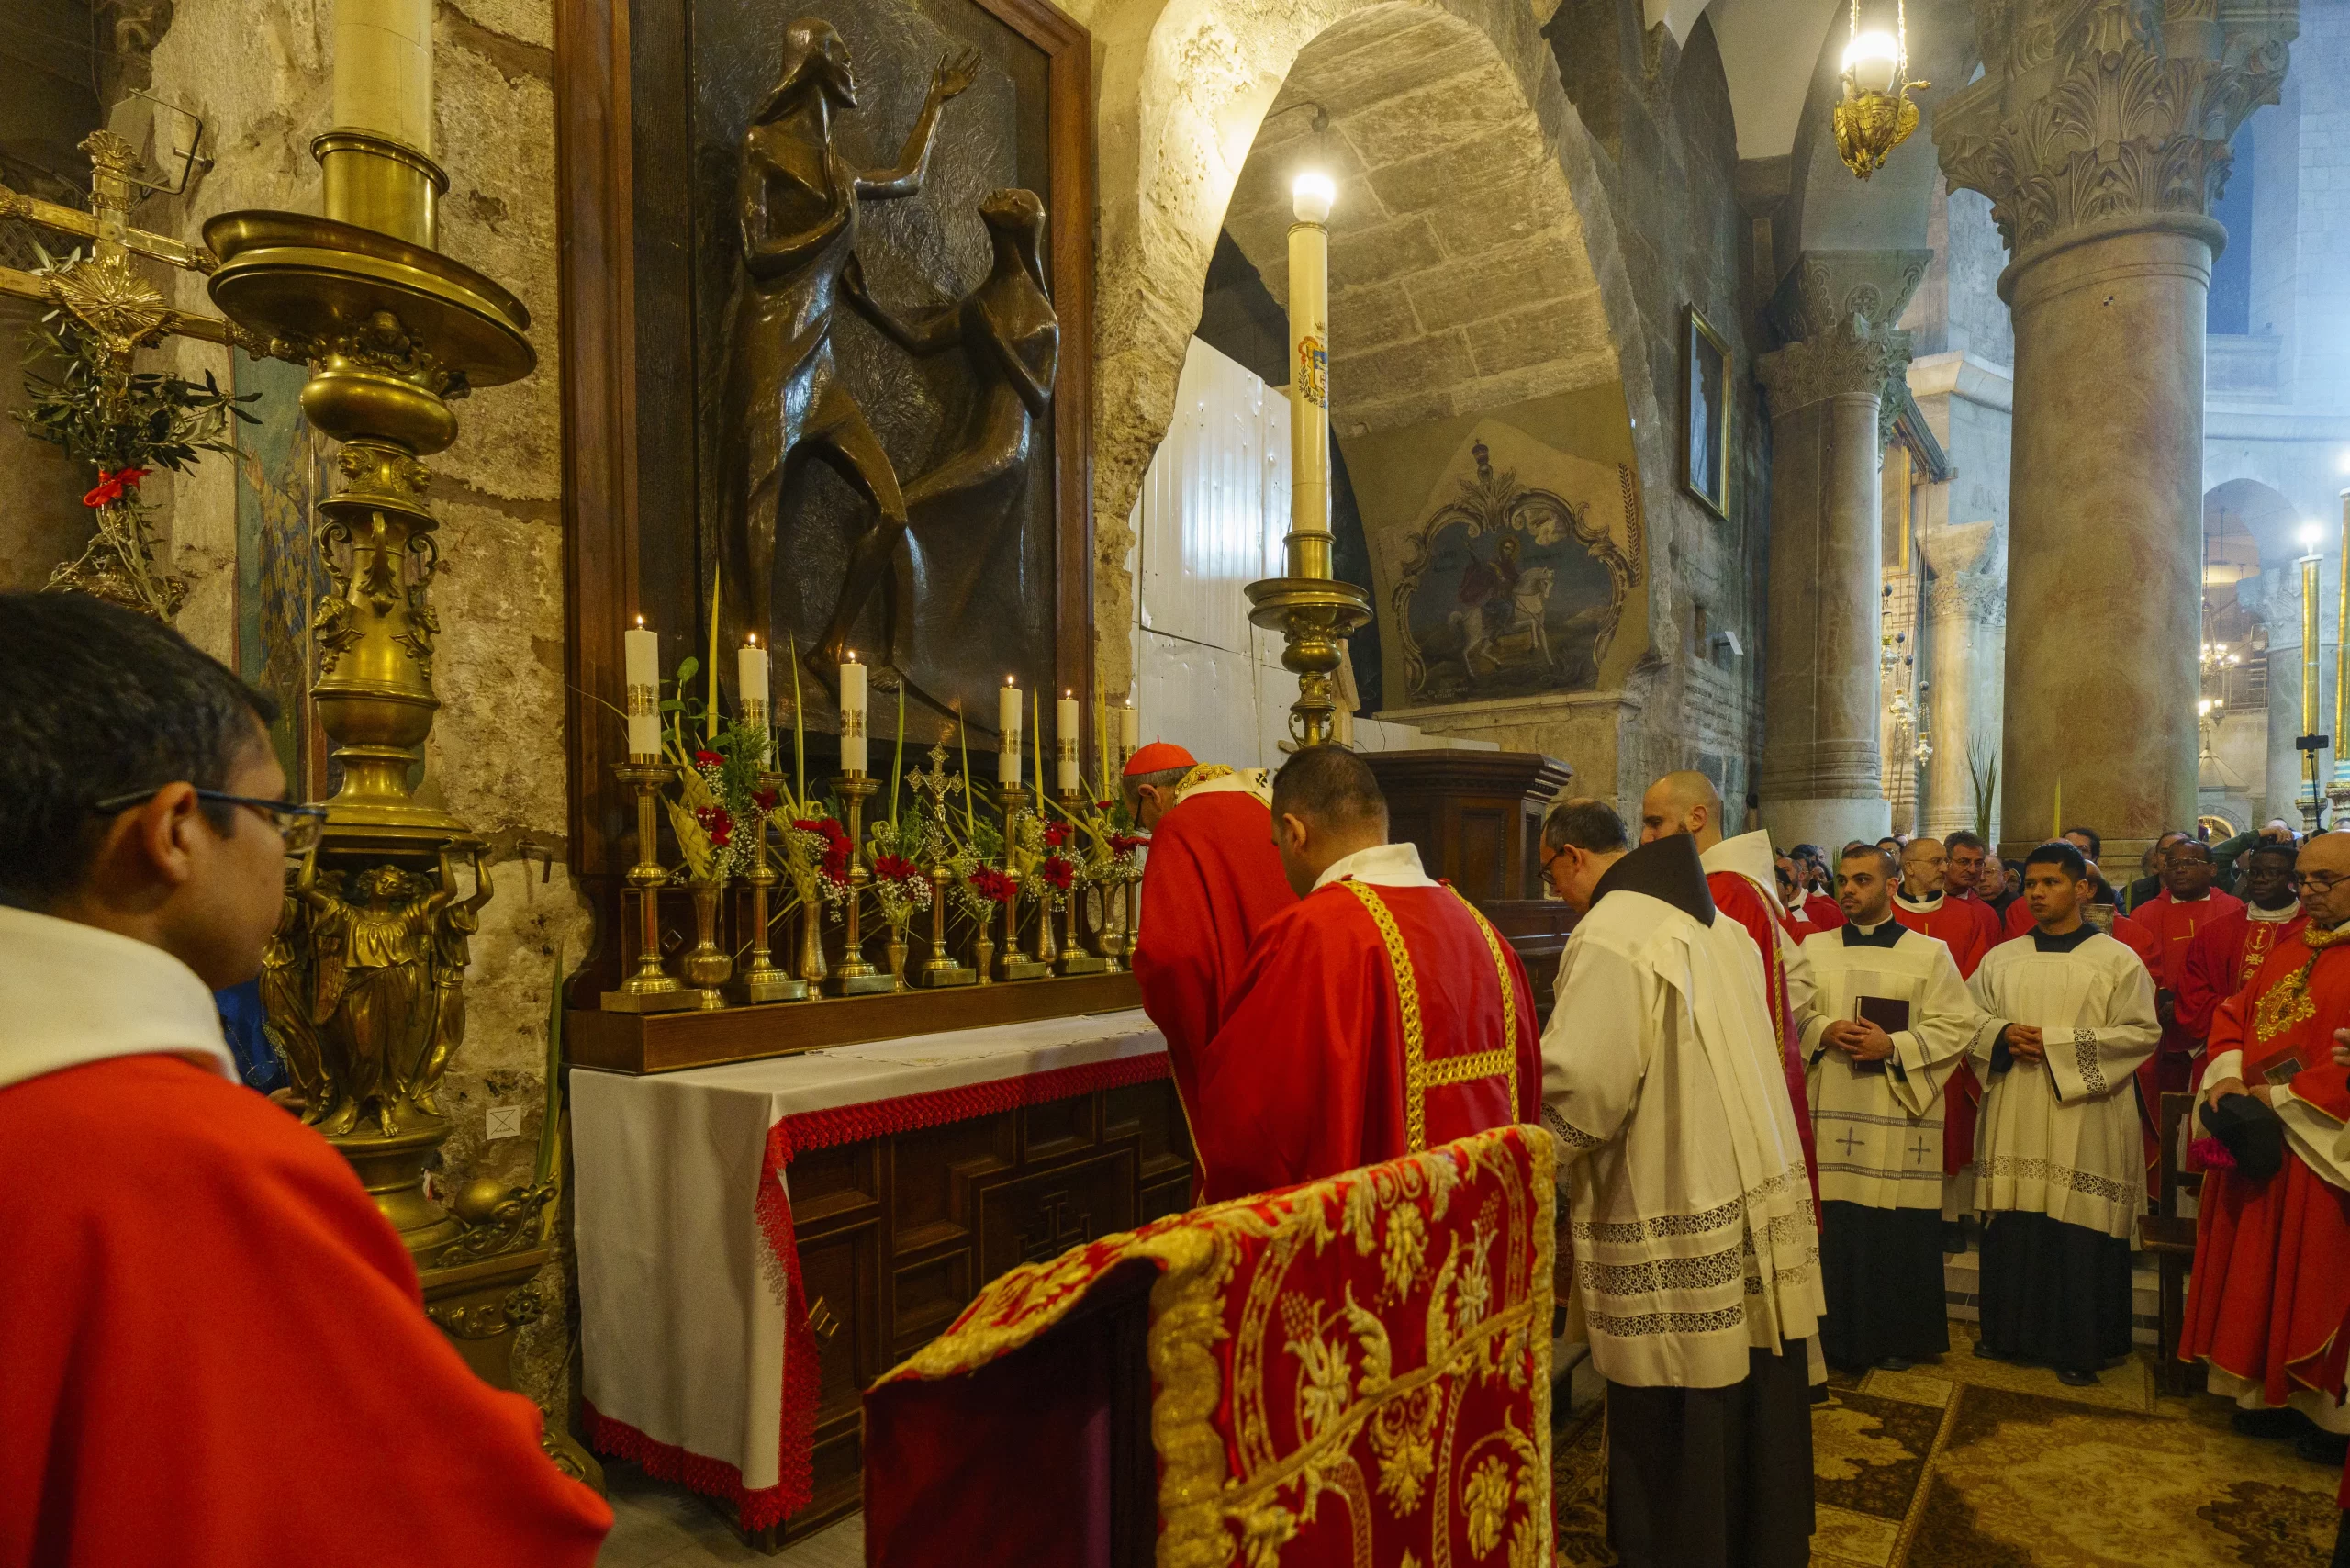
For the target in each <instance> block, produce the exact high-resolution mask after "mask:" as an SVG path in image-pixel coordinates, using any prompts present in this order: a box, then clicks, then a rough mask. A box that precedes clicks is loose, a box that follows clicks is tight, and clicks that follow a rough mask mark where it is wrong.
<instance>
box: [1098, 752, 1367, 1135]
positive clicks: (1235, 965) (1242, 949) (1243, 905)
mask: <svg viewBox="0 0 2350 1568" xmlns="http://www.w3.org/2000/svg"><path fill="white" fill-rule="evenodd" d="M1295 902H1297V895H1296V894H1295V893H1293V892H1292V891H1291V890H1290V885H1289V882H1288V880H1287V879H1286V878H1284V877H1283V876H1282V875H1281V851H1280V850H1278V849H1275V848H1274V847H1273V818H1272V812H1270V811H1269V810H1267V809H1266V806H1265V803H1264V802H1263V801H1260V800H1259V799H1258V798H1257V797H1256V796H1254V795H1252V794H1249V793H1248V792H1247V791H1246V790H1214V791H1211V792H1209V793H1206V794H1192V795H1187V796H1185V797H1184V798H1183V800H1182V801H1181V803H1179V804H1178V805H1176V806H1175V807H1174V808H1173V809H1172V810H1171V811H1169V812H1168V813H1167V814H1166V815H1165V816H1163V817H1161V818H1159V819H1158V827H1157V828H1155V829H1153V830H1152V832H1151V835H1150V858H1149V859H1148V860H1147V861H1146V862H1144V865H1143V877H1142V929H1141V931H1140V932H1139V933H1138V934H1137V935H1136V939H1135V958H1134V965H1135V980H1136V982H1137V983H1139V984H1140V985H1141V987H1142V1008H1143V1011H1144V1012H1145V1013H1147V1014H1149V1015H1150V1021H1151V1022H1152V1023H1153V1024H1156V1025H1158V1032H1159V1033H1160V1034H1162V1035H1165V1036H1167V1056H1168V1069H1169V1072H1170V1073H1171V1074H1172V1076H1173V1077H1174V1080H1175V1092H1177V1093H1178V1094H1181V1096H1182V1097H1183V1104H1184V1107H1185V1110H1186V1114H1189V1113H1190V1108H1191V1107H1192V1106H1193V1105H1195V1104H1197V1103H1198V1096H1199V1086H1198V1077H1199V1060H1200V1053H1201V1052H1202V1051H1203V1050H1205V1049H1206V1048H1207V1044H1208V1042H1209V1041H1210V1040H1212V1039H1214V1038H1215V1032H1216V1030H1217V1029H1218V1028H1219V1027H1220V1026H1222V1025H1223V1023H1224V1019H1225V1011H1226V1009H1227V1008H1229V1007H1230V1005H1231V1002H1232V996H1233V992H1234V991H1235V990H1236V989H1237V987H1238V986H1239V984H1240V977H1241V973H1242V971H1243V970H1245V969H1247V968H1248V949H1249V946H1250V945H1251V944H1252V943H1254V942H1255V940H1256V937H1257V933H1258V932H1259V930H1261V929H1262V928H1263V927H1264V924H1265V922H1267V921H1268V920H1270V919H1271V918H1272V917H1273V916H1274V915H1275V914H1277V913H1280V912H1281V911H1282V910H1284V909H1287V908H1289V907H1290V906H1291V905H1292V904H1293V903H1295ZM1399 1152H1400V1151H1399Z"/></svg>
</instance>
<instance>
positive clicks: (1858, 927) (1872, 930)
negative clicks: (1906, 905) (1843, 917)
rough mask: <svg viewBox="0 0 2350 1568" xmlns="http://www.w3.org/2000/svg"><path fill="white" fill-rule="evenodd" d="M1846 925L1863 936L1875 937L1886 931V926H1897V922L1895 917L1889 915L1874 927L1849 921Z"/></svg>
mask: <svg viewBox="0 0 2350 1568" xmlns="http://www.w3.org/2000/svg"><path fill="white" fill-rule="evenodd" d="M1844 924H1847V925H1849V926H1851V927H1852V929H1853V930H1855V931H1857V932H1859V933H1860V934H1861V935H1863V936H1874V935H1876V934H1877V933H1878V932H1880V931H1882V930H1884V929H1885V928H1886V926H1888V925H1892V924H1896V922H1895V920H1894V918H1893V916H1891V915H1889V914H1888V915H1886V917H1885V918H1884V919H1883V920H1880V921H1878V922H1877V923H1876V924H1874V925H1863V924H1861V923H1860V922H1859V921H1857V920H1848V921H1846V922H1845V923H1844Z"/></svg>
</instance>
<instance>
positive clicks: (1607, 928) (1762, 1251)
mask: <svg viewBox="0 0 2350 1568" xmlns="http://www.w3.org/2000/svg"><path fill="white" fill-rule="evenodd" d="M1656 847H1657V846H1643V847H1642V848H1641V849H1639V850H1635V851H1633V855H1634V856H1646V855H1648V854H1649V853H1650V851H1651V850H1653V849H1655V848H1656ZM1681 852H1682V853H1686V851H1685V849H1684V850H1682V851H1681ZM1692 858H1693V859H1694V857H1692ZM1618 864H1619V865H1621V864H1623V863H1622V862H1619V863H1618ZM1687 870H1688V872H1689V873H1690V875H1691V878H1692V879H1693V880H1694V879H1695V877H1696V874H1697V868H1696V867H1695V866H1694V865H1691V866H1689V867H1688V868H1687ZM1698 886H1699V888H1700V890H1702V882H1699V883H1698ZM1700 897H1702V891H1701V892H1700ZM1557 995H1558V1004H1557V1006H1556V1007H1555V1009H1554V1010H1553V1011H1552V1013H1551V1014H1550V1025H1549V1027H1548V1028H1546V1029H1545V1030H1544V1031H1543V1035H1542V1102H1543V1103H1542V1121H1543V1125H1544V1126H1547V1127H1549V1128H1550V1131H1551V1132H1552V1134H1553V1135H1555V1136H1556V1137H1557V1138H1558V1140H1559V1145H1560V1155H1559V1158H1560V1169H1561V1185H1562V1186H1563V1188H1564V1189H1565V1194H1566V1203H1567V1208H1568V1213H1569V1215H1570V1217H1571V1226H1572V1228H1571V1230H1570V1235H1571V1236H1572V1241H1573V1248H1574V1260H1575V1274H1576V1282H1577V1285H1578V1287H1579V1289H1580V1291H1581V1293H1582V1295H1583V1306H1584V1310H1585V1319H1586V1322H1587V1324H1588V1326H1589V1328H1590V1332H1591V1350H1592V1360H1593V1361H1594V1362H1595V1364H1596V1366H1597V1368H1598V1370H1599V1371H1600V1372H1601V1373H1602V1374H1603V1375H1604V1376H1606V1378H1607V1379H1608V1380H1609V1381H1611V1382H1613V1383H1626V1384H1630V1385H1635V1386H1640V1387H1682V1388H1727V1387H1729V1386H1730V1385H1731V1384H1734V1383H1741V1382H1743V1381H1745V1379H1746V1378H1747V1376H1748V1374H1749V1372H1750V1371H1751V1361H1750V1354H1749V1353H1750V1351H1751V1350H1756V1349H1760V1350H1769V1351H1772V1352H1774V1353H1775V1352H1777V1351H1778V1350H1779V1349H1780V1348H1781V1346H1782V1345H1783V1344H1793V1343H1795V1342H1796V1341H1800V1340H1807V1339H1810V1338H1813V1337H1814V1336H1816V1334H1817V1333H1818V1320H1819V1316H1820V1314H1821V1312H1822V1310H1823V1298H1822V1295H1821V1293H1820V1283H1819V1270H1818V1260H1819V1235H1818V1221H1817V1219H1816V1218H1815V1216H1814V1215H1813V1213H1812V1206H1811V1185H1810V1182H1809V1179H1808V1177H1807V1173H1806V1171H1805V1170H1804V1162H1803V1147H1802V1144H1801V1143H1800V1141H1799V1140H1798V1139H1797V1137H1796V1124H1795V1111H1794V1108H1793V1105H1792V1103H1791V1102H1790V1100H1789V1097H1788V1093H1787V1082H1786V1075H1785V1069H1784V1068H1783V1066H1782V1064H1781V1057H1780V1045H1779V1039H1778V1035H1777V1031H1776V1030H1775V1029H1774V1027H1773V1026H1772V1023H1771V1014H1770V1009H1769V1007H1768V1006H1767V1005H1766V1004H1765V1002H1764V1001H1763V996H1762V965H1760V964H1759V963H1757V962H1756V961H1755V958H1754V949H1753V944H1752V942H1751V940H1750V939H1749V938H1748V936H1747V935H1746V930H1745V928H1744V927H1743V926H1741V925H1740V924H1738V923H1737V922H1736V921H1733V920H1731V919H1730V918H1729V916H1728V915H1724V914H1720V913H1716V914H1715V915H1714V917H1713V923H1712V924H1711V925H1707V924H1701V923H1700V922H1699V921H1698V920H1696V919H1695V917H1694V916H1692V915H1691V914H1690V913H1687V912H1686V910H1684V908H1683V907H1681V906H1679V905H1677V904H1675V903H1671V902H1666V901H1665V900H1664V899H1662V898H1660V897H1653V896H1651V895H1650V894H1648V893H1645V892H1639V891H1633V890H1630V889H1629V888H1625V889H1621V890H1614V891H1609V890H1607V884H1606V881H1605V880H1603V882H1602V884H1601V895H1600V897H1599V898H1598V900H1597V901H1596V902H1595V903H1594V904H1593V905H1592V908H1591V911H1590V913H1587V914H1586V915H1584V916H1583V919H1582V920H1580V921H1578V922H1577V923H1576V924H1575V928H1574V932H1573V934H1572V935H1571V936H1569V938H1568V939H1567V947H1566V951H1565V953H1564V954H1562V955H1561V958H1560V961H1559V979H1558V986H1557Z"/></svg>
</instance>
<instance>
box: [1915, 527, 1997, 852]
mask: <svg viewBox="0 0 2350 1568" xmlns="http://www.w3.org/2000/svg"><path fill="white" fill-rule="evenodd" d="M1998 534H1999V525H1998V524H1997V523H1996V522H1990V521H1983V522H1966V523H1957V524H1950V525H1944V526H1942V527H1938V528H1929V529H1927V530H1926V531H1925V532H1924V534H1923V537H1922V538H1920V540H1919V548H1920V550H1921V551H1922V553H1923V554H1924V555H1925V557H1926V566H1927V567H1928V568H1929V569H1930V571H1931V572H1932V574H1933V576H1932V578H1931V580H1930V581H1929V582H1928V583H1927V585H1926V602H1925V615H1924V617H1923V619H1924V622H1925V644H1926V646H1925V661H1924V668H1925V670H1926V678H1927V680H1928V681H1929V682H1930V684H1931V686H1932V688H1933V689H1932V692H1931V701H1932V704H1933V720H1934V755H1933V758H1932V760H1931V761H1930V762H1928V763H1927V765H1926V770H1927V771H1926V812H1925V822H1924V824H1923V827H1924V831H1925V832H1927V833H1930V834H1933V835H1935V836H1936V837H1938V838H1939V837H1941V836H1942V835H1944V834H1949V833H1951V832H1953V831H1954V830H1956V829H1958V828H1966V829H1968V830H1970V831H1971V830H1972V829H1973V828H1974V826H1975V767H1974V764H1983V765H1987V764H1989V763H1990V762H1991V761H1992V760H1994V759H1996V758H1997V756H1998V754H1999V689H2000V683H2001V680H2002V675H2003V669H2002V666H2003V665H2004V662H2005V661H2004V660H2003V659H2002V657H2001V644H2002V643H2003V642H2004V641H2005V639H2006V637H2007V622H2008V595H2007V584H2006V581H2005V570H2004V567H2005V554H2006V551H2005V546H2004V543H2003V542H2002V541H2001V540H2000V538H1999V536H1998ZM1970 757H1971V758H1972V763H1970V760H1969V759H1970ZM1998 817H1999V808H1998V802H1997V801H1992V803H1991V818H1992V824H1991V825H1992V829H1993V831H1994V832H1996V831H1997V828H1998Z"/></svg>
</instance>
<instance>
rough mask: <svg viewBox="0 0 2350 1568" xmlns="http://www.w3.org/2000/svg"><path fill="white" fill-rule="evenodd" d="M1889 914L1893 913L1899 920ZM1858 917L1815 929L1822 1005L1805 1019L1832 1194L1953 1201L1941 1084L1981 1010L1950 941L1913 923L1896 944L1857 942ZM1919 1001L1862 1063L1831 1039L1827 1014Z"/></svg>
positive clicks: (1909, 1205) (1923, 1203) (1824, 1179)
mask: <svg viewBox="0 0 2350 1568" xmlns="http://www.w3.org/2000/svg"><path fill="white" fill-rule="evenodd" d="M1888 924H1890V922H1888ZM1851 929H1852V927H1850V926H1845V927H1840V928H1838V929H1837V930H1834V931H1825V932H1821V933H1820V934H1819V935H1816V936H1810V937H1807V938H1805V940H1804V945H1803V946H1804V954H1805V956H1806V957H1807V958H1809V959H1810V961H1811V972H1812V976H1813V979H1814V980H1815V982H1816V983H1817V985H1818V1010H1817V1011H1816V1012H1815V1013H1814V1014H1813V1015H1812V1016H1811V1017H1810V1018H1809V1019H1807V1021H1806V1022H1805V1023H1804V1025H1803V1052H1804V1059H1805V1060H1806V1061H1807V1062H1808V1063H1810V1073H1809V1083H1810V1090H1811V1121H1812V1137H1813V1140H1814V1142H1815V1144H1816V1145H1817V1147H1818V1150H1819V1195H1820V1197H1821V1198H1822V1199H1823V1200H1827V1201H1834V1202H1839V1203H1849V1204H1867V1205H1868V1206H1869V1207H1871V1208H1879V1209H1896V1208H1902V1209H1933V1210H1936V1211H1939V1210H1940V1209H1941V1208H1942V1088H1943V1086H1944V1085H1945V1084H1946V1083H1947V1082H1948V1081H1950V1075H1951V1074H1952V1072H1953V1071H1954V1070H1956V1069H1957V1067H1958V1064H1959V1063H1960V1062H1961V1061H1962V1060H1964V1058H1965V1056H1966V1048H1967V1045H1968V1043H1969V1042H1970V1041H1971V1040H1972V1039H1973V1038H1974V1036H1975V1026H1976V1025H1978V1024H1979V1023H1980V1022H1981V1021H1982V1015H1981V1014H1979V1013H1977V1012H1976V1011H1975V999H1974V997H1973V996H1972V995H1970V994H1969V993H1968V991H1967V989H1966V982H1965V981H1964V980H1961V979H1959V978H1958V964H1957V961H1956V960H1955V959H1953V958H1952V957H1951V956H1950V948H1949V946H1946V945H1945V944H1943V943H1942V942H1940V941H1937V940H1936V939H1935V938H1933V937H1931V936H1926V935H1919V933H1917V932H1915V931H1905V930H1902V929H1901V927H1899V926H1898V925H1896V926H1895V927H1894V929H1895V930H1896V931H1897V932H1899V937H1898V939H1897V941H1895V942H1894V943H1893V944H1892V945H1891V946H1875V945H1874V944H1870V943H1853V942H1851V941H1850V940H1849V939H1848V938H1847V937H1846V936H1845V935H1844V933H1845V932H1846V931H1847V930H1851ZM1864 996H1868V997H1883V998H1885V999H1886V1000H1888V1001H1895V1002H1908V1004H1909V1027H1908V1028H1907V1029H1897V1030H1895V1031H1894V1032H1893V1035H1892V1036H1891V1037H1892V1040H1893V1055H1892V1056H1891V1057H1890V1058H1886V1060H1885V1061H1884V1062H1882V1063H1879V1064H1875V1065H1874V1068H1873V1069H1863V1066H1862V1065H1861V1064H1859V1063H1857V1062H1855V1061H1854V1060H1853V1059H1852V1058H1851V1057H1849V1056H1847V1055H1845V1054H1844V1053H1843V1052H1841V1051H1837V1050H1830V1048H1829V1047H1828V1046H1827V1044H1826V1043H1825V1038H1824V1037H1825V1036H1826V1035H1827V1033H1828V1025H1830V1023H1832V1022H1834V1021H1836V1020H1838V1019H1850V1018H1855V1017H1858V1016H1859V1011H1858V1010H1859V1004H1860V999H1861V998H1863V997H1864Z"/></svg>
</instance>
